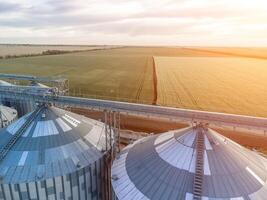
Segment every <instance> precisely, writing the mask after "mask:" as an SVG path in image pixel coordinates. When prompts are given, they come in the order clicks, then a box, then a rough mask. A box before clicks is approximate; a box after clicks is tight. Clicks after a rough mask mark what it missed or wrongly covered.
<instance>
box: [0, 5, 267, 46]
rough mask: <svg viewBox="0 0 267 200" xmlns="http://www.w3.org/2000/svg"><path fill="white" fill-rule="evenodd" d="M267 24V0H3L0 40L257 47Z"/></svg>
mask: <svg viewBox="0 0 267 200" xmlns="http://www.w3.org/2000/svg"><path fill="white" fill-rule="evenodd" d="M266 20H267V3H266V1H264V0H255V1H253V2H252V1H244V0H235V1H231V0H216V1H214V0H143V1H138V0H128V1H126V0H75V1H73V0H17V1H16V0H10V1H9V3H6V1H2V0H0V28H1V35H0V42H12V41H19V40H21V41H22V40H23V41H25V39H26V38H27V39H29V38H35V39H34V41H38V40H40V41H42V40H45V41H48V42H52V41H54V38H61V41H62V43H64V42H70V40H71V39H70V38H71V37H72V38H73V39H72V40H73V43H75V42H77V41H82V42H86V41H87V42H91V41H92V39H94V40H96V43H98V42H101V41H103V39H102V38H101V37H102V36H105V38H107V39H109V40H110V42H115V41H118V40H120V42H121V43H127V42H129V43H132V42H139V43H142V42H147V41H148V38H149V37H150V38H151V40H150V42H151V44H154V43H158V42H159V39H160V38H161V39H162V41H161V44H164V43H171V42H170V41H172V43H173V44H179V43H180V42H184V41H186V42H189V43H190V44H189V45H192V44H191V43H192V42H195V43H199V42H201V40H202V41H203V43H204V42H207V39H206V38H209V39H210V43H211V44H214V43H221V41H220V40H222V38H225V39H226V40H228V41H229V42H228V43H229V45H231V44H232V45H237V44H244V42H245V40H246V38H247V41H249V42H250V44H252V43H253V41H257V43H259V42H258V41H259V40H260V39H262V41H266V39H265V38H266V37H264V35H265V34H267V31H266V25H265V24H266ZM253 30H257V31H253ZM60 36H61V37H60ZM100 36H101V37H100ZM76 37H77V38H82V39H81V40H78V39H76ZM42 38H43V39H42ZM112 38H118V40H113V39H112ZM248 38H249V39H248ZM182 40H183V41H182ZM233 41H235V44H233ZM105 42H106V43H108V41H105ZM226 42H227V41H226ZM207 45H208V44H207ZM265 45H267V44H265Z"/></svg>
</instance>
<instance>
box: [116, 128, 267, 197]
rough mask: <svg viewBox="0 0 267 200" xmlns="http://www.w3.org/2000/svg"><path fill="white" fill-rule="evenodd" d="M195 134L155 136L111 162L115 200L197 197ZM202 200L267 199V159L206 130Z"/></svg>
mask: <svg viewBox="0 0 267 200" xmlns="http://www.w3.org/2000/svg"><path fill="white" fill-rule="evenodd" d="M195 141H196V132H195V130H193V129H192V128H187V129H183V130H177V131H171V132H168V133H165V134H163V135H159V136H158V135H157V136H151V137H148V138H145V139H141V140H140V141H138V142H136V143H134V144H133V145H131V146H129V147H127V148H126V149H124V150H122V152H121V154H120V155H119V156H118V158H117V159H116V160H115V161H114V163H113V166H112V177H113V179H112V185H113V189H114V192H115V194H116V199H119V200H126V199H127V200H128V199H152V200H156V199H158V200H160V199H168V200H172V199H173V200H174V199H175V200H177V199H179V200H180V199H181V200H183V199H186V200H191V199H193V198H194V195H193V189H194V176H195V168H196V167H195V166H196V159H197V156H196V142H195ZM203 157H204V160H203V172H204V174H203V183H202V197H201V198H202V199H212V200H219V199H220V200H221V199H224V200H234V199H238V200H264V199H266V196H267V184H266V178H267V161H266V159H265V158H263V157H261V156H259V155H258V154H256V153H255V152H252V151H250V150H248V149H246V148H244V147H242V146H240V145H238V144H236V143H235V142H233V141H231V140H229V139H226V138H224V137H223V136H221V135H220V134H218V133H216V132H214V131H212V130H208V131H207V132H205V133H204V156H203Z"/></svg>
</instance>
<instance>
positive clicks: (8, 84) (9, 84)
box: [0, 80, 12, 86]
mask: <svg viewBox="0 0 267 200" xmlns="http://www.w3.org/2000/svg"><path fill="white" fill-rule="evenodd" d="M1 85H2V86H11V85H12V84H11V83H9V82H6V81H3V80H0V86H1Z"/></svg>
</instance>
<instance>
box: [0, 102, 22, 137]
mask: <svg viewBox="0 0 267 200" xmlns="http://www.w3.org/2000/svg"><path fill="white" fill-rule="evenodd" d="M17 117H18V113H17V111H16V110H15V109H13V108H9V107H7V106H2V105H0V129H1V128H4V127H6V126H8V125H9V124H11V123H12V122H13V121H15V120H16V119H17ZM0 140H1V137H0Z"/></svg>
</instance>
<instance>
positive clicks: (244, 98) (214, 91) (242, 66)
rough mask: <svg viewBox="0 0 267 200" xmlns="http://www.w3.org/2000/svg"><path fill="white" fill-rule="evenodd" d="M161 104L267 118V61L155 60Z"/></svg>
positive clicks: (234, 59) (250, 59)
mask: <svg viewBox="0 0 267 200" xmlns="http://www.w3.org/2000/svg"><path fill="white" fill-rule="evenodd" d="M154 60H155V65H156V71H157V89H158V99H157V104H159V105H167V106H175V107H181V108H191V109H200V110H208V111H218V112H227V113H236V114H246V115H254V116H265V117H266V116H267V60H261V59H253V58H234V57H190V58H188V57H154Z"/></svg>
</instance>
